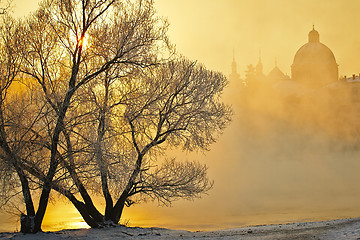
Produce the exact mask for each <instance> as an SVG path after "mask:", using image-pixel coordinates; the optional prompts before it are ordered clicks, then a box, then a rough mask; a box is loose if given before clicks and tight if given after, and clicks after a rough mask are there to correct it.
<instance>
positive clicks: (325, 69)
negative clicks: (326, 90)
mask: <svg viewBox="0 0 360 240" xmlns="http://www.w3.org/2000/svg"><path fill="white" fill-rule="evenodd" d="M291 78H292V80H294V81H296V82H297V83H299V84H301V85H303V86H305V87H307V88H319V87H323V86H326V85H328V84H330V83H333V82H336V81H337V80H338V78H339V73H338V64H337V63H336V60H335V56H334V54H333V52H332V51H331V50H330V49H329V48H328V47H327V46H325V45H324V44H322V43H321V42H320V40H319V33H318V32H317V31H316V30H315V29H314V27H313V29H312V30H311V31H310V32H309V42H308V43H306V44H305V45H303V46H302V47H300V49H299V50H298V51H297V52H296V54H295V57H294V62H293V64H292V66H291Z"/></svg>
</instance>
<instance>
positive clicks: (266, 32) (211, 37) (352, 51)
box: [2, 0, 360, 76]
mask: <svg viewBox="0 0 360 240" xmlns="http://www.w3.org/2000/svg"><path fill="white" fill-rule="evenodd" d="M2 2H4V0H2ZM37 2H38V0H32V1H29V0H14V3H15V5H16V8H15V13H16V14H18V15H23V14H25V13H27V12H28V11H29V10H32V9H35V8H36V5H37ZM155 2H156V6H157V9H158V12H159V15H162V16H165V17H167V18H168V19H169V22H170V37H171V39H172V41H173V43H175V44H176V45H177V48H178V51H179V52H181V53H182V54H184V55H185V56H187V57H189V58H192V59H196V60H199V61H200V62H203V63H204V64H206V65H207V66H208V67H209V68H212V69H214V70H220V71H223V72H224V73H227V74H228V73H229V72H230V70H231V68H230V66H231V65H230V64H231V61H232V54H233V49H235V55H236V61H237V63H238V70H239V72H240V75H241V76H244V70H245V69H246V66H247V65H249V64H250V63H253V64H256V63H257V61H258V57H259V50H261V55H262V60H263V64H264V72H265V73H268V72H270V71H271V69H272V68H273V67H274V62H275V59H277V62H278V66H279V67H280V68H281V69H282V70H283V72H285V73H288V74H290V66H291V64H292V61H293V57H294V55H295V53H296V51H297V50H298V49H299V48H300V46H302V45H303V44H305V43H306V42H307V34H308V32H309V31H310V30H311V29H312V25H313V24H314V25H315V28H316V29H317V30H318V31H319V33H320V41H321V42H322V43H324V44H325V45H327V46H328V47H329V48H330V49H331V50H332V51H333V52H334V54H335V57H336V60H337V63H338V64H339V74H340V75H350V74H353V73H358V72H360V69H359V65H358V64H357V62H358V60H357V59H358V56H359V55H360V44H359V42H360V32H359V31H358V28H359V21H358V16H359V12H360V3H359V1H358V0H291V1H289V0H156V1H155Z"/></svg>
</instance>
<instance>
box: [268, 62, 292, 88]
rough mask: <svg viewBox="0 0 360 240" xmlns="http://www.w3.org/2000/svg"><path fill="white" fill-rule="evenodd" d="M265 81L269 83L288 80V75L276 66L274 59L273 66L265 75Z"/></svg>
mask: <svg viewBox="0 0 360 240" xmlns="http://www.w3.org/2000/svg"><path fill="white" fill-rule="evenodd" d="M266 78H267V81H269V82H270V83H276V82H279V81H283V80H290V77H289V76H288V75H285V74H284V73H283V72H282V71H281V70H280V69H279V68H278V66H277V61H275V67H274V68H273V69H272V70H271V71H270V73H269V74H268V75H267V77H266Z"/></svg>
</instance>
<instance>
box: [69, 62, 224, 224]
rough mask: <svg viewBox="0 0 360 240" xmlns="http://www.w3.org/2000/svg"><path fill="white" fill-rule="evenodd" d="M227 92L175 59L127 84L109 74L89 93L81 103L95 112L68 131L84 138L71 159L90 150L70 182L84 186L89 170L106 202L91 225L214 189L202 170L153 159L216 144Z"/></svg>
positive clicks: (214, 77)
mask: <svg viewBox="0 0 360 240" xmlns="http://www.w3.org/2000/svg"><path fill="white" fill-rule="evenodd" d="M111 76H113V78H112V77H111ZM115 76H116V74H115ZM119 80H121V81H120V82H119ZM226 85H227V80H226V78H225V77H224V76H223V75H222V74H220V73H216V72H212V71H209V70H207V69H205V68H204V67H203V66H201V65H197V64H196V63H195V62H190V61H188V60H186V59H184V58H182V57H180V58H179V59H176V60H173V61H170V62H168V63H166V64H162V65H157V66H154V67H150V68H147V69H144V70H143V71H138V72H136V73H134V74H131V75H129V76H127V77H122V78H118V77H114V75H111V74H108V75H105V76H103V78H101V79H99V81H97V82H93V84H92V85H89V86H88V88H87V92H86V93H84V95H83V96H82V98H83V99H82V102H83V103H85V104H86V105H87V109H94V110H93V111H92V114H91V115H93V117H90V118H91V119H92V120H91V121H90V122H91V123H90V124H89V122H87V124H86V125H87V126H88V128H87V129H86V130H85V129H84V128H80V129H81V133H79V132H78V131H77V130H75V129H74V131H73V132H72V134H75V135H76V136H79V135H81V138H82V141H80V142H81V144H78V143H79V141H76V144H73V145H72V147H74V146H76V147H75V148H72V152H81V151H80V149H85V148H86V147H84V146H87V147H88V150H87V151H86V153H85V152H83V153H82V154H80V155H78V157H80V158H82V159H83V160H84V157H85V158H87V159H88V161H86V162H87V164H86V165H81V166H80V167H79V169H78V171H77V174H76V175H77V176H78V177H77V178H78V179H82V180H85V179H86V178H87V176H85V175H84V173H85V174H87V173H88V172H89V166H93V168H92V170H91V172H92V173H93V175H92V178H91V179H92V181H93V183H95V184H98V186H99V187H98V188H96V187H95V189H98V191H99V192H102V193H103V197H104V200H105V203H106V207H105V215H104V217H103V222H98V223H97V225H99V226H104V225H108V224H117V223H118V222H119V220H120V218H121V215H122V212H123V209H124V207H125V206H130V205H131V204H133V203H134V202H135V201H136V200H140V201H141V200H145V199H152V200H158V201H159V202H160V203H163V204H170V203H171V202H172V201H174V200H176V199H179V198H185V199H193V198H197V197H200V196H201V194H203V193H205V192H207V191H208V190H209V189H210V188H211V187H212V182H211V181H210V180H209V179H208V177H207V167H206V166H205V165H201V164H199V163H197V162H177V161H175V160H174V159H172V160H165V161H160V160H159V159H158V158H161V155H162V154H163V153H164V151H165V150H166V148H168V147H170V146H172V147H179V146H182V147H183V148H184V149H186V150H189V151H192V150H195V149H203V150H207V149H208V147H209V146H210V144H211V143H213V142H215V139H216V135H217V134H219V133H221V131H222V130H223V129H224V127H225V126H226V125H227V124H228V123H229V121H230V117H231V110H230V108H229V107H228V106H226V105H224V104H223V103H222V102H221V97H220V95H221V93H222V91H223V89H224V87H225V86H226ZM85 98H86V99H87V100H85ZM89 126H91V127H89ZM70 144H71V143H70ZM70 144H69V145H70ZM75 149H77V150H75ZM86 156H87V157H86ZM78 161H81V160H78ZM80 169H81V170H80ZM94 176H98V178H94ZM136 196H138V197H136Z"/></svg>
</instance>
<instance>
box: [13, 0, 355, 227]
mask: <svg viewBox="0 0 360 240" xmlns="http://www.w3.org/2000/svg"><path fill="white" fill-rule="evenodd" d="M37 2H38V1H36V0H32V1H29V0H14V4H15V5H16V7H15V14H16V15H18V16H21V15H24V14H26V13H27V12H29V11H30V10H33V9H35V8H36V5H37ZM156 6H157V9H158V12H159V15H162V16H165V17H167V18H168V20H169V22H170V29H169V34H170V38H171V40H172V42H173V43H175V44H176V45H177V49H178V51H179V52H180V53H182V54H183V55H185V56H187V57H189V58H190V59H194V60H198V61H199V62H202V63H204V64H205V65H206V66H207V67H208V68H210V69H213V70H219V71H222V72H223V73H225V74H226V75H228V74H229V73H230V71H231V62H232V57H233V56H232V55H233V49H235V55H236V61H237V64H238V71H239V73H240V75H241V77H244V70H245V69H246V66H247V65H249V64H256V63H257V61H258V57H259V50H261V57H262V62H263V65H264V72H265V73H266V74H267V73H268V72H270V71H271V69H272V68H273V67H274V62H275V59H277V63H278V66H279V68H280V69H281V70H283V72H285V73H287V74H289V75H290V66H291V64H292V61H293V57H294V55H295V53H296V51H297V50H298V49H299V48H300V47H301V46H302V45H303V44H305V43H306V42H307V35H308V32H309V31H310V30H311V29H312V25H313V24H314V25H315V29H316V30H318V32H319V33H320V41H321V42H322V43H324V44H325V45H327V46H328V47H329V48H330V49H331V50H332V51H333V53H334V54H335V57H336V61H337V63H338V64H339V74H340V75H351V74H353V73H356V74H359V72H360V68H359V64H358V62H359V60H358V56H360V44H359V42H360V31H359V24H360V23H359V20H358V18H359V14H360V2H359V0H291V1H289V0H156ZM232 104H235V105H236V102H235V101H233V102H232ZM240 119H241V116H240V117H239V116H238V115H236V116H235V118H234V122H233V124H232V125H231V126H230V128H229V129H227V130H226V131H225V134H224V135H223V136H221V137H220V139H219V142H218V143H217V144H215V145H214V146H213V149H212V151H210V152H208V153H206V155H201V156H198V157H196V158H199V159H200V160H201V161H203V162H206V163H207V164H208V165H209V167H210V170H209V171H210V176H211V177H212V178H213V179H214V180H215V187H214V189H213V190H212V191H211V192H210V193H209V195H208V196H205V197H204V198H203V199H201V200H196V201H194V202H190V203H189V202H186V203H184V202H178V203H175V204H174V207H173V208H171V209H165V208H160V209H158V208H146V206H145V207H135V208H131V209H130V210H129V211H128V210H126V212H125V218H129V219H130V222H131V223H134V224H142V225H143V226H145V225H156V226H167V227H169V226H170V227H173V228H187V229H194V225H196V224H199V225H201V226H202V227H201V228H203V229H204V228H207V227H208V228H213V227H219V226H222V227H226V226H228V227H232V226H238V225H239V224H241V223H243V224H249V223H252V224H255V223H269V222H271V221H275V220H274V219H277V220H278V221H285V222H286V221H292V220H299V219H302V220H304V219H306V218H307V217H308V218H309V219H310V218H311V219H312V220H313V219H315V218H316V216H320V218H321V217H324V216H325V217H326V216H328V217H331V218H334V217H337V216H338V217H341V216H350V215H351V214H349V213H353V214H355V215H356V212H354V211H353V209H359V203H358V199H359V197H360V192H359V190H357V189H358V186H357V185H351V183H353V182H355V183H358V182H359V180H360V179H359V177H358V173H357V169H359V167H360V163H358V162H359V161H355V160H356V159H357V156H358V155H356V154H357V153H347V155H346V156H344V155H343V153H342V152H332V153H329V152H328V149H327V147H326V146H323V145H321V146H320V147H319V142H321V140H319V139H318V138H315V139H308V136H307V135H306V134H305V133H302V134H300V135H298V134H297V133H296V134H295V133H294V132H291V131H289V132H286V131H281V134H280V135H271V134H269V132H271V131H272V130H269V132H268V133H264V132H261V133H259V134H258V135H256V134H254V133H253V132H251V131H249V129H246V130H244V129H242V127H243V126H244V125H242V124H243V121H242V120H240ZM256 121H257V122H256V124H258V126H260V128H261V126H263V124H264V121H266V120H264V119H262V118H261V117H257V118H256ZM264 126H265V125H264ZM264 128H266V127H264ZM277 130H279V129H277ZM277 130H274V131H277ZM249 139H250V140H249ZM304 139H306V140H307V145H306V147H304V144H303V140H304ZM294 156H296V157H294ZM185 157H187V156H185ZM189 158H190V157H189ZM290 159H291V161H290ZM338 159H342V162H341V161H338ZM344 161H345V164H343V163H344ZM229 165H230V166H231V168H230V169H229V168H228V166H229ZM344 166H349V168H345V167H344ZM314 182H316V183H318V184H314ZM229 184H230V185H231V186H229ZM344 186H345V187H344ZM309 196H311V198H307V197H309ZM356 199H357V200H356ZM342 204H344V206H343V207H341V206H342ZM339 206H340V207H339ZM344 209H345V210H344ZM144 210H145V211H144ZM342 210H344V211H342ZM54 212H56V211H54ZM309 212H312V213H313V214H312V215H310V216H309V215H308V213H309ZM335 212H338V213H337V215H336V214H334V213H335ZM54 214H56V213H54ZM60 214H61V213H60ZM164 216H166V218H165V217H164ZM54 218H55V217H54ZM259 218H260V219H261V221H262V222H259ZM56 220H58V219H56ZM186 224H188V226H187V225H186ZM206 224H208V225H206ZM214 224H215V225H216V226H214Z"/></svg>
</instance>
